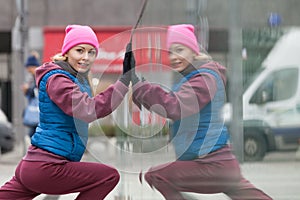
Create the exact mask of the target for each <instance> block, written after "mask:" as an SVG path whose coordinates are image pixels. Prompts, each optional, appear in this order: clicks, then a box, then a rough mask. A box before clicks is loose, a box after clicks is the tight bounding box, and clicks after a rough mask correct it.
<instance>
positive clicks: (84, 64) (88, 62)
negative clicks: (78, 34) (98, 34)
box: [65, 44, 97, 73]
mask: <svg viewBox="0 0 300 200" xmlns="http://www.w3.org/2000/svg"><path fill="white" fill-rule="evenodd" d="M96 54H97V51H96V49H95V48H94V47H93V46H92V45H89V44H79V45H77V46H74V47H73V48H71V49H70V50H69V51H68V52H67V53H66V54H65V56H66V57H67V60H68V63H69V64H70V65H71V66H72V67H73V68H74V69H75V70H76V71H77V72H79V73H85V72H87V71H88V70H90V69H91V67H92V65H93V63H94V61H95V59H96Z"/></svg>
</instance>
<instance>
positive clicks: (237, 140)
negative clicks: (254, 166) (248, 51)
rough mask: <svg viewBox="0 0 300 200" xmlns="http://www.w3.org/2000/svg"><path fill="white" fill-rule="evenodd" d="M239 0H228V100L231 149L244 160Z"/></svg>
mask: <svg viewBox="0 0 300 200" xmlns="http://www.w3.org/2000/svg"><path fill="white" fill-rule="evenodd" d="M239 5H240V3H239V0H230V1H229V6H228V7H229V8H230V10H229V83H230V84H229V101H230V103H231V105H232V120H231V123H230V128H229V129H230V133H231V140H232V144H233V150H234V153H235V155H236V156H237V158H238V160H239V161H240V162H243V161H244V158H243V155H244V145H243V144H244V137H243V125H242V124H243V121H242V119H243V109H242V108H243V106H242V105H243V104H242V99H243V98H242V96H243V94H242V92H243V91H242V85H243V81H242V75H243V73H242V56H241V53H242V29H241V23H240V18H241V17H240V10H241V9H240V6H239Z"/></svg>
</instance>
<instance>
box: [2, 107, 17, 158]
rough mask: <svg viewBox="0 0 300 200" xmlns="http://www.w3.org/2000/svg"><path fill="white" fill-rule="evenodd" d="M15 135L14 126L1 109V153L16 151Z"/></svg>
mask: <svg viewBox="0 0 300 200" xmlns="http://www.w3.org/2000/svg"><path fill="white" fill-rule="evenodd" d="M14 142H15V135H14V132H13V127H12V124H11V123H10V122H9V121H8V119H7V117H6V115H5V113H4V112H3V111H2V110H1V109H0V153H8V152H10V151H12V150H13V149H14Z"/></svg>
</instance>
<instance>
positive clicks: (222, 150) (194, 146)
mask: <svg viewBox="0 0 300 200" xmlns="http://www.w3.org/2000/svg"><path fill="white" fill-rule="evenodd" d="M167 48H168V50H169V59H170V64H171V68H172V69H173V70H174V71H175V72H176V73H177V75H176V77H175V84H174V86H173V90H172V91H171V92H166V91H165V89H163V88H161V87H160V86H159V85H156V84H151V83H149V82H147V81H143V82H140V81H133V83H134V86H133V91H134V92H133V95H134V101H135V103H136V104H137V105H139V104H142V105H143V106H145V107H146V108H147V109H150V110H152V111H154V112H156V113H158V114H161V115H163V116H164V117H167V118H169V119H172V120H173V126H172V134H171V136H172V137H171V141H172V143H173V145H174V148H175V152H176V156H177V159H176V161H174V162H171V163H166V164H163V165H161V166H156V167H152V168H150V170H149V171H148V172H147V173H146V174H145V180H146V181H147V182H148V184H149V185H150V186H151V187H155V188H156V189H157V190H158V191H159V192H160V193H161V194H162V195H163V196H164V197H165V199H167V200H179V199H180V200H182V199H184V197H183V196H182V194H181V192H194V193H225V194H226V195H228V196H229V197H230V198H232V199H236V200H237V199H238V200H242V199H251V200H253V199H260V200H262V199H271V198H270V197H269V196H268V195H267V194H265V193H264V192H262V191H261V190H259V189H257V188H255V187H254V186H253V185H252V184H251V183H249V182H248V181H247V180H246V179H245V178H244V177H243V176H242V175H241V171H240V167H239V163H238V161H237V159H236V158H235V156H234V155H233V154H232V153H231V147H230V145H229V144H228V139H229V133H228V131H227V128H226V126H225V125H224V123H223V120H222V118H221V117H220V113H219V111H220V110H221V108H222V106H223V104H224V101H225V99H224V98H225V91H224V88H225V86H224V85H225V83H226V68H225V67H224V66H222V65H220V64H219V63H217V62H214V61H212V60H211V58H210V57H209V56H207V55H205V54H203V53H200V52H199V47H198V43H197V40H196V37H195V35H194V27H193V26H192V25H188V24H181V25H173V26H170V27H169V28H168V32H167ZM155 105H160V106H155ZM162 107H163V108H164V109H161V108H162Z"/></svg>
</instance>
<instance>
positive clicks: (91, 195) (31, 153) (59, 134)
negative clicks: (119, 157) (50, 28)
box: [0, 25, 130, 200]
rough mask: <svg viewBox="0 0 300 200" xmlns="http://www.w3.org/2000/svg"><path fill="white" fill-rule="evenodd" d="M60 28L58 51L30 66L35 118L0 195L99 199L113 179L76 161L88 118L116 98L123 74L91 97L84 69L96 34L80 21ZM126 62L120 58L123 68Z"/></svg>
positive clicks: (108, 108) (102, 168) (103, 168)
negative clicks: (33, 129) (69, 195)
mask: <svg viewBox="0 0 300 200" xmlns="http://www.w3.org/2000/svg"><path fill="white" fill-rule="evenodd" d="M65 31H66V34H65V38H64V43H63V46H62V52H61V54H60V55H56V56H54V58H53V59H54V62H50V63H45V64H44V65H42V66H41V67H39V68H38V69H37V70H36V82H37V85H38V88H39V102H40V104H39V105H40V123H39V125H38V127H37V129H36V132H35V133H34V135H33V137H32V141H31V143H32V145H31V146H30V147H29V148H28V151H27V154H26V155H25V156H24V158H23V159H22V160H21V162H20V163H19V165H18V167H17V168H16V171H15V176H14V177H13V178H12V179H11V180H10V181H9V182H7V183H6V184H5V185H3V186H2V187H1V188H0V199H1V200H5V199H9V200H18V199H22V200H25V199H28V200H29V199H33V198H34V197H36V196H38V195H39V194H41V193H44V194H56V195H58V194H67V193H79V195H78V196H77V198H76V199H78V200H80V199H82V200H87V199H104V198H105V197H106V196H107V194H109V192H110V191H111V190H113V189H114V187H115V186H116V185H117V183H118V181H119V173H118V172H117V170H116V169H115V168H113V167H111V166H107V165H105V164H100V163H88V162H79V161H80V159H81V158H82V155H83V153H84V151H85V149H86V144H87V139H88V123H89V122H92V121H94V120H96V119H98V118H102V117H105V116H107V115H108V114H110V113H111V112H112V111H113V110H114V109H115V108H116V107H117V106H118V105H119V104H120V103H121V101H122V99H123V98H124V96H125V94H126V93H127V91H128V85H129V82H130V79H129V76H128V75H123V76H122V77H121V79H120V81H117V82H116V83H115V84H113V85H111V86H110V87H109V88H107V89H106V90H105V91H103V92H102V93H100V94H98V95H96V96H94V97H93V96H92V91H91V87H90V84H89V81H88V73H89V70H90V69H91V67H92V65H93V63H94V61H95V59H96V56H97V54H98V47H99V43H98V39H97V37H96V34H95V33H94V31H93V30H92V29H91V28H90V27H88V26H81V25H69V26H67V27H66V30H65ZM126 55H127V54H126ZM126 55H125V58H126ZM124 62H125V61H124ZM128 66H129V65H126V63H125V65H124V67H123V72H124V74H125V73H126V72H127V71H128V70H130V69H128V68H126V67H128Z"/></svg>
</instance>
